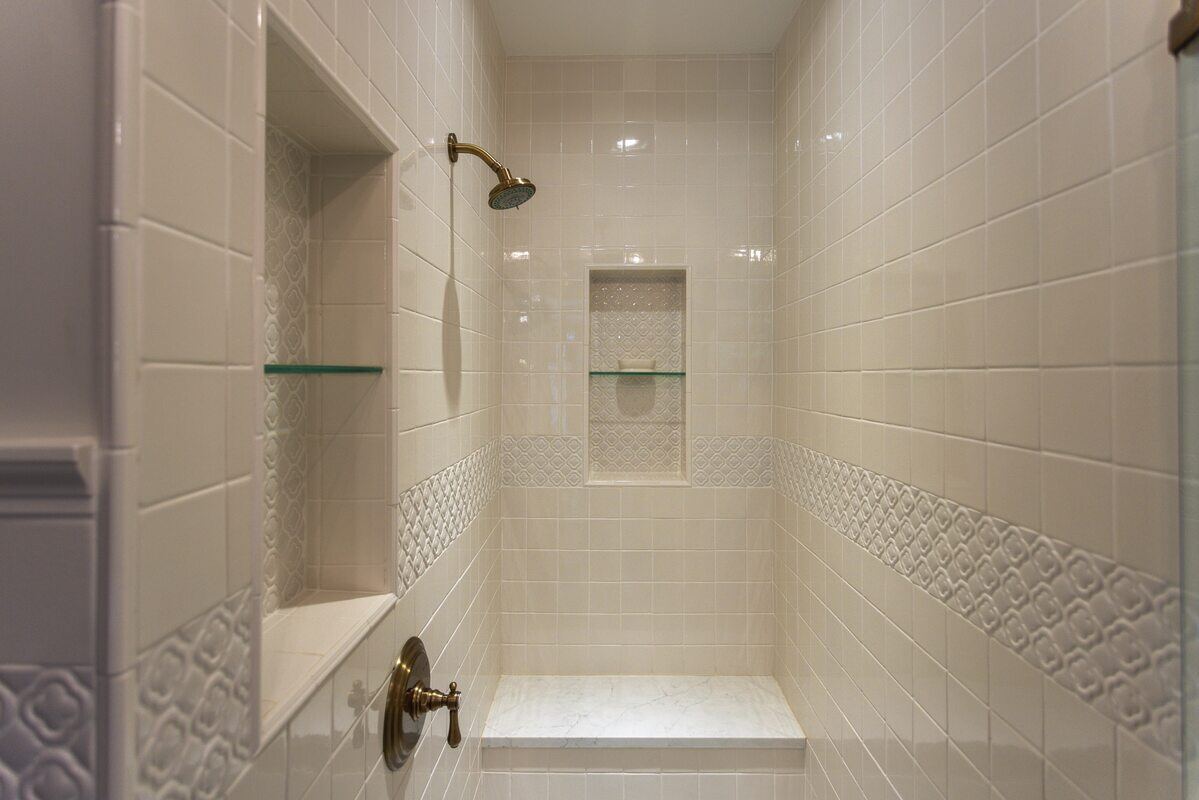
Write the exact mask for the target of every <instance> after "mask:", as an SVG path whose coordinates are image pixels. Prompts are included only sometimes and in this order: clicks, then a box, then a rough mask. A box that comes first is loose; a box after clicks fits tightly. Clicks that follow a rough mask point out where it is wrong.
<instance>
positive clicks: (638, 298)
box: [588, 270, 686, 477]
mask: <svg viewBox="0 0 1199 800" xmlns="http://www.w3.org/2000/svg"><path fill="white" fill-rule="evenodd" d="M590 291H591V297H590V349H591V356H590V360H591V369H592V370H593V371H611V370H617V369H619V365H620V359H622V358H651V359H653V360H654V362H655V363H654V369H656V370H658V371H663V372H681V371H683V370H684V369H685V365H686V353H685V347H686V337H685V325H686V320H685V308H686V288H685V282H684V278H683V276H682V274H681V273H674V274H670V273H661V272H651V273H648V274H644V275H641V274H637V273H636V271H630V270H618V271H613V272H607V271H601V272H594V273H592V275H591V290H590ZM589 395H590V397H589V411H588V414H589V424H588V428H589V430H588V451H589V459H590V466H589V468H590V470H591V473H592V474H593V475H596V476H599V475H602V476H604V477H608V476H609V475H610V474H612V473H641V474H645V473H651V474H654V473H658V474H662V473H664V474H666V475H670V476H672V477H673V476H678V477H681V476H683V475H685V474H686V447H685V446H684V444H685V441H686V430H685V420H686V405H685V385H684V379H683V378H682V377H681V376H667V375H658V376H625V375H622V376H610V375H592V376H591V377H590V379H589Z"/></svg>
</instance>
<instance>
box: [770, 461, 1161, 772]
mask: <svg viewBox="0 0 1199 800" xmlns="http://www.w3.org/2000/svg"><path fill="white" fill-rule="evenodd" d="M774 445H775V446H774V480H775V486H776V487H777V488H778V490H779V491H780V492H781V493H782V494H784V495H785V496H786V497H788V498H789V499H790V500H792V501H794V502H795V503H797V504H798V505H800V506H802V507H803V508H805V509H807V510H808V511H809V513H811V514H813V515H814V516H816V517H817V518H818V519H820V520H821V521H822V522H824V523H825V524H827V525H828V526H829V527H830V528H832V529H833V530H834V531H836V532H837V533H839V534H841V535H843V536H846V537H848V538H850V539H852V540H853V541H855V542H856V543H857V544H858V545H860V546H861V547H862V548H864V549H865V550H866V551H868V552H869V553H870V554H871V555H872V556H873V557H874V558H877V559H879V560H881V561H882V562H883V563H884V564H886V565H887V566H888V567H889V568H890V569H893V570H895V571H896V572H898V573H900V574H902V575H904V576H907V577H908V578H910V579H911V580H912V581H913V582H914V583H915V584H916V585H918V586H920V587H921V588H923V589H924V590H926V591H927V592H929V593H930V594H931V595H932V596H934V597H936V598H937V599H939V600H940V601H941V602H943V603H945V604H946V605H947V606H949V608H950V609H952V610H953V611H955V612H957V613H958V614H961V615H962V616H964V617H965V618H966V619H968V620H970V622H972V623H973V624H974V625H976V626H978V627H979V628H981V629H983V630H984V631H986V632H987V633H988V634H989V635H991V636H993V637H995V638H996V639H998V640H999V641H1000V642H1001V643H1003V644H1004V645H1006V646H1008V647H1010V648H1011V649H1013V650H1015V651H1016V652H1017V653H1019V654H1020V655H1021V656H1022V657H1023V658H1024V660H1025V661H1027V662H1028V663H1029V664H1031V665H1033V666H1034V667H1037V668H1038V669H1040V670H1041V671H1042V672H1044V673H1045V674H1047V675H1049V676H1051V677H1052V678H1053V679H1054V680H1056V681H1057V682H1058V683H1059V684H1061V685H1062V686H1064V687H1066V688H1067V689H1070V690H1071V691H1073V692H1074V693H1075V694H1076V695H1078V696H1079V697H1080V698H1082V699H1083V700H1085V701H1087V702H1088V703H1090V704H1091V706H1092V707H1094V708H1095V709H1096V710H1098V711H1099V712H1101V713H1102V714H1104V715H1105V716H1107V717H1108V718H1109V719H1112V720H1113V721H1115V722H1116V723H1117V724H1119V725H1121V726H1122V727H1124V728H1126V729H1127V730H1129V731H1130V732H1132V733H1133V734H1134V735H1136V736H1137V737H1138V738H1139V739H1141V741H1143V742H1145V743H1146V744H1148V745H1149V746H1151V747H1153V748H1155V749H1156V750H1158V751H1159V752H1161V753H1163V754H1165V755H1167V756H1170V757H1172V758H1175V759H1177V758H1179V756H1180V754H1181V723H1180V708H1181V705H1180V681H1181V659H1180V644H1179V638H1180V619H1179V615H1180V604H1181V599H1180V595H1179V590H1178V588H1177V587H1175V586H1171V585H1170V584H1168V583H1166V582H1164V581H1161V580H1159V579H1158V578H1155V577H1153V576H1151V575H1147V574H1144V573H1140V572H1137V571H1135V570H1131V569H1129V568H1127V567H1124V566H1121V565H1119V564H1116V563H1115V562H1113V561H1110V560H1109V559H1106V558H1103V557H1102V556H1098V555H1095V554H1092V553H1088V552H1086V551H1084V550H1082V549H1079V548H1076V547H1073V546H1071V545H1069V544H1066V543H1064V542H1060V541H1057V540H1055V539H1051V538H1049V537H1048V536H1045V535H1043V534H1040V533H1037V532H1036V531H1031V530H1028V529H1026V528H1020V527H1018V526H1015V525H1011V524H1009V523H1007V522H1005V521H1003V520H1001V519H997V518H995V517H992V516H988V515H986V514H983V513H982V512H979V511H976V510H974V509H971V508H968V507H966V506H962V505H959V504H957V503H955V502H953V501H951V500H947V499H945V498H943V497H938V496H936V495H934V494H931V493H929V492H926V491H924V490H921V489H917V488H916V487H913V486H909V485H907V484H904V483H901V482H899V481H897V480H894V479H891V478H887V477H884V476H882V475H878V474H876V473H873V472H870V471H868V470H865V469H863V468H861V467H856V466H853V465H851V464H847V463H846V462H843V461H838V460H836V459H834V458H831V457H830V456H827V455H824V454H823V453H818V452H816V451H814V450H809V449H808V448H806V447H803V446H801V445H796V444H791V443H788V442H782V441H779V440H776V441H775V443H774Z"/></svg>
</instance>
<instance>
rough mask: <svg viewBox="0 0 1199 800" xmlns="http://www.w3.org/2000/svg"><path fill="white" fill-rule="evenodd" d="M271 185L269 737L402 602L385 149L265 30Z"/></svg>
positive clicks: (266, 454)
mask: <svg viewBox="0 0 1199 800" xmlns="http://www.w3.org/2000/svg"><path fill="white" fill-rule="evenodd" d="M267 41H268V45H267V124H266V135H265V178H264V182H263V188H264V198H263V201H264V209H263V211H264V213H263V219H264V228H265V231H264V233H265V240H264V247H263V251H264V264H263V278H264V284H263V293H262V296H263V304H264V308H263V310H262V313H263V320H264V326H263V337H264V347H263V353H264V361H265V363H264V373H265V374H264V380H265V387H264V404H263V414H264V432H265V436H264V446H263V510H262V513H263V541H262V549H261V553H262V558H261V564H260V575H261V589H262V610H263V623H262V638H263V648H262V653H263V658H262V716H263V736H264V740H265V738H266V737H267V736H269V735H270V734H271V732H272V731H273V730H275V729H277V727H278V726H279V725H282V724H283V723H284V722H286V720H287V718H288V717H289V716H290V715H291V712H292V711H293V710H294V709H295V708H298V707H299V705H300V704H301V703H302V702H303V701H304V699H305V697H306V696H307V695H308V694H310V693H311V691H312V690H313V689H315V688H316V687H317V686H318V685H319V684H320V682H321V681H323V680H324V679H325V677H327V675H328V673H329V671H331V670H332V669H333V667H334V666H335V665H336V663H337V662H338V661H339V660H340V659H341V657H342V656H344V654H345V653H346V652H347V651H348V650H349V648H351V647H353V646H354V645H355V644H357V642H358V641H359V640H360V639H361V638H362V636H364V635H365V633H366V631H368V630H369V629H370V627H371V625H372V624H373V623H374V622H375V621H376V620H377V619H378V618H379V617H381V616H382V614H384V613H385V612H386V610H387V609H388V608H390V607H391V604H392V602H393V601H394V597H395V596H394V579H393V578H392V575H393V574H394V569H393V568H392V564H393V558H394V557H393V555H392V547H391V544H390V542H391V536H390V532H391V531H392V530H393V526H392V524H391V519H390V517H391V514H392V511H391V507H390V505H389V504H388V487H389V486H390V483H389V478H388V476H389V474H390V471H389V463H388V462H389V458H388V441H389V438H388V413H387V411H388V405H389V400H390V392H389V388H388V386H389V380H388V373H387V371H386V370H385V369H384V366H385V365H386V364H387V363H388V356H389V346H390V345H389V343H390V315H389V305H388V303H389V299H390V293H389V292H390V290H389V286H388V284H389V275H390V263H389V248H388V244H387V242H388V238H389V235H390V230H391V223H390V219H391V216H392V215H391V209H390V199H389V192H388V186H389V185H390V184H389V182H388V169H389V152H388V151H387V149H386V147H385V146H384V145H383V144H382V142H383V141H384V139H382V138H381V137H379V136H378V135H377V134H376V133H375V132H374V131H372V129H371V128H370V127H368V126H367V124H366V123H365V122H364V121H363V119H362V115H360V114H358V113H356V112H355V111H354V109H353V106H352V104H351V103H348V102H346V101H344V100H343V99H341V97H339V95H338V90H337V89H336V88H334V87H335V86H336V84H335V82H331V81H326V80H325V79H324V78H323V77H322V76H321V74H319V69H320V68H319V67H317V66H314V65H313V64H312V63H311V62H309V61H307V60H306V59H305V58H304V57H303V55H302V54H301V51H299V50H297V49H293V46H292V43H291V40H290V39H289V37H288V36H286V35H285V34H284V32H281V31H278V30H276V29H275V28H274V27H272V28H270V29H269V32H268V39H267Z"/></svg>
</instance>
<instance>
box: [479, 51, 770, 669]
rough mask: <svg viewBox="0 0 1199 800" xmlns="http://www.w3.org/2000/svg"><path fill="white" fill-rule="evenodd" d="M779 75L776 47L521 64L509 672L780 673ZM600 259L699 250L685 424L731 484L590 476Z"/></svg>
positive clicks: (508, 430)
mask: <svg viewBox="0 0 1199 800" xmlns="http://www.w3.org/2000/svg"><path fill="white" fill-rule="evenodd" d="M772 88H773V66H772V60H771V57H770V56H768V55H738V56H687V57H659V58H582V59H567V58H556V59H510V60H509V61H508V64H507V81H506V85H505V109H504V157H505V160H506V163H507V165H508V166H509V167H510V168H512V169H513V171H514V172H515V173H516V174H519V175H526V176H528V177H529V178H531V179H532V180H534V181H535V182H536V183H537V185H538V193H537V195H536V196H535V197H534V198H533V199H532V200H530V201H529V202H528V204H526V205H525V206H523V207H522V208H521V210H520V212H519V213H516V214H512V215H509V216H506V217H505V218H504V334H503V335H504V353H503V357H504V362H503V363H504V366H503V369H504V385H503V431H504V443H503V453H502V461H503V466H502V472H503V480H504V485H505V487H512V488H511V489H508V488H506V489H505V506H504V517H505V523H504V525H505V532H504V592H503V596H504V612H505V615H504V620H505V622H504V626H505V627H504V637H505V638H504V643H505V649H504V653H505V657H504V670H505V672H511V673H534V674H539V673H555V672H560V673H569V674H577V673H580V672H584V673H586V672H599V673H614V672H615V673H619V672H634V673H635V672H652V673H657V674H669V673H677V672H688V673H698V674H714V673H727V674H765V673H766V672H767V671H769V665H770V659H771V656H770V645H771V637H772V635H773V634H772V633H770V631H769V629H770V628H771V624H770V622H769V614H770V610H771V600H770V597H769V594H770V592H769V581H770V567H769V563H768V559H769V549H770V544H769V541H768V539H767V538H766V537H767V536H768V533H767V529H768V523H767V520H766V515H767V513H768V512H767V509H768V503H767V501H766V498H767V497H768V492H767V493H766V494H763V495H762V496H761V497H758V496H757V495H756V490H754V489H751V488H748V487H763V486H769V480H768V475H769V470H768V468H766V469H763V468H762V466H761V459H760V458H759V459H754V457H753V455H752V454H753V453H758V454H762V453H765V454H767V460H768V453H769V447H768V446H767V447H758V446H754V443H757V442H762V441H765V437H768V436H769V434H770V424H771V423H770V406H769V404H770V397H771V388H770V387H771V375H770V370H771V348H772V334H771V314H770V309H771V283H770V280H771V265H770V257H771V244H772V235H773V234H772V230H773V220H772V218H771V215H772V213H773V210H772V209H773V206H772V202H771V185H772V183H773V171H772V165H773V161H774V157H773V154H772V152H771V148H772V141H773V127H774V126H773V113H774V112H773V108H772V95H771V89H772ZM589 265H618V266H619V265H623V266H625V267H628V268H630V269H633V270H635V269H637V268H638V267H642V266H645V267H652V266H658V267H672V266H684V265H685V266H686V267H688V268H689V270H690V273H689V278H688V285H687V293H688V294H689V298H688V303H689V306H690V314H691V316H690V318H688V319H686V320H685V321H684V324H685V325H686V327H687V330H688V337H689V342H688V344H689V350H690V352H689V354H688V357H687V364H686V369H687V373H688V374H687V378H686V381H687V391H688V392H689V394H690V397H691V402H690V418H689V420H688V427H689V428H690V430H688V431H687V432H686V435H687V436H688V437H705V439H704V448H703V453H704V460H703V465H702V470H701V469H699V464H697V470H698V471H697V475H696V478H697V482H701V483H703V484H705V485H706V486H710V487H716V486H719V487H736V488H716V489H705V490H702V491H697V490H690V489H683V488H678V489H665V488H662V489H650V488H629V489H617V488H600V487H592V488H584V487H583V486H582V484H583V481H584V473H585V471H586V470H587V469H588V467H587V465H584V464H583V449H584V448H583V442H582V437H583V435H584V415H585V414H586V413H587V412H586V404H585V392H586V391H587V380H588V379H587V377H586V376H585V375H584V374H583V372H584V369H585V357H584V351H583V347H584V341H585V330H584V325H586V309H585V308H584V307H583V301H584V294H585V292H584V286H585V281H586V280H587V269H586V268H587V266H589ZM592 357H593V359H594V358H595V354H594V353H593V354H592ZM593 380H595V379H593ZM599 380H605V379H599ZM606 380H610V379H606ZM657 380H658V381H662V380H677V379H670V378H665V379H662V378H659V379H657ZM680 399H681V398H680ZM594 400H595V398H594V397H593V402H594ZM592 427H593V431H594V427H595V422H594V419H593V425H592ZM601 432H602V431H601ZM664 441H665V439H664ZM600 444H603V442H602V441H601V442H600ZM595 448H596V442H595V441H594V436H593V443H592V449H593V452H592V455H593V457H594V456H595V455H596V453H595ZM676 449H677V445H676ZM600 454H601V455H603V453H602V452H601V453H600ZM626 461H627V459H626ZM747 461H748V466H747V464H746V462H747ZM620 463H621V464H622V465H623V466H622V469H628V468H629V464H627V463H625V461H621V462H620ZM594 467H595V465H594V464H593V465H592V468H594ZM652 468H657V469H659V470H662V469H664V466H663V465H661V464H659V465H657V466H656V467H655V466H654V465H653V464H650V463H648V462H647V463H646V464H645V466H644V469H643V470H641V471H648V470H649V469H652ZM764 476H766V478H765V479H764ZM552 487H559V488H552ZM685 498H686V499H685ZM718 505H719V506H720V508H719V509H718V508H717V506H718Z"/></svg>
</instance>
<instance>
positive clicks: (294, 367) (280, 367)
mask: <svg viewBox="0 0 1199 800" xmlns="http://www.w3.org/2000/svg"><path fill="white" fill-rule="evenodd" d="M262 371H263V372H265V373H266V374H267V375H364V374H366V375H379V374H381V373H382V372H383V368H382V367H372V366H369V365H362V366H359V365H355V364H264V365H263V367H262Z"/></svg>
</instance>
